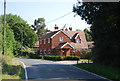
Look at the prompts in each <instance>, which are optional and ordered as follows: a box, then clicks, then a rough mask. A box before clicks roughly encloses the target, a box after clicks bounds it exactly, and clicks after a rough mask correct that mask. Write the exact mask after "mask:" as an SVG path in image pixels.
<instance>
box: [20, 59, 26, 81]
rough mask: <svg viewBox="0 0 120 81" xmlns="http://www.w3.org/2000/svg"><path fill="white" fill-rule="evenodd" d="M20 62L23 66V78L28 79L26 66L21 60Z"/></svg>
mask: <svg viewBox="0 0 120 81" xmlns="http://www.w3.org/2000/svg"><path fill="white" fill-rule="evenodd" d="M20 62H21V63H22V64H23V68H24V70H25V79H26V81H28V74H27V69H26V66H25V64H24V63H23V62H22V61H20Z"/></svg>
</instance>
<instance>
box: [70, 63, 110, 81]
mask: <svg viewBox="0 0 120 81" xmlns="http://www.w3.org/2000/svg"><path fill="white" fill-rule="evenodd" d="M70 66H73V65H70ZM73 67H74V68H76V69H79V70H82V71H85V72H87V73H89V74H92V75H95V76H97V77H100V78H102V79H106V80H109V81H112V80H110V79H108V78H106V77H103V76H100V75H97V74H95V73H92V72H89V71H87V70H85V69H82V68H79V67H76V66H73Z"/></svg>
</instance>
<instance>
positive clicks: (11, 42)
mask: <svg viewBox="0 0 120 81" xmlns="http://www.w3.org/2000/svg"><path fill="white" fill-rule="evenodd" d="M1 26H2V27H1V28H2V29H3V24H1ZM1 36H2V37H1V39H3V31H2V33H1ZM15 43H16V41H15V39H14V33H13V30H12V29H10V27H9V26H8V25H7V26H6V54H7V55H10V56H13V50H14V48H15ZM2 46H3V42H2ZM2 48H3V47H2Z"/></svg>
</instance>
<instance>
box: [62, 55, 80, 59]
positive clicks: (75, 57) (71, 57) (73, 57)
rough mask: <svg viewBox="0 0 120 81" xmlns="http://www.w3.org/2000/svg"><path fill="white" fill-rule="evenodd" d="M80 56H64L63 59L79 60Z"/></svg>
mask: <svg viewBox="0 0 120 81" xmlns="http://www.w3.org/2000/svg"><path fill="white" fill-rule="evenodd" d="M79 59H80V57H78V56H66V57H64V60H79Z"/></svg>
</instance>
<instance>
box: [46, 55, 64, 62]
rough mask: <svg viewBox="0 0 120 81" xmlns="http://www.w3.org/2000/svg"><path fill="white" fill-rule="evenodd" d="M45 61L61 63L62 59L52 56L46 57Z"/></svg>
mask: <svg viewBox="0 0 120 81" xmlns="http://www.w3.org/2000/svg"><path fill="white" fill-rule="evenodd" d="M44 59H45V60H53V61H61V60H62V58H61V57H60V56H51V55H44Z"/></svg>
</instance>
